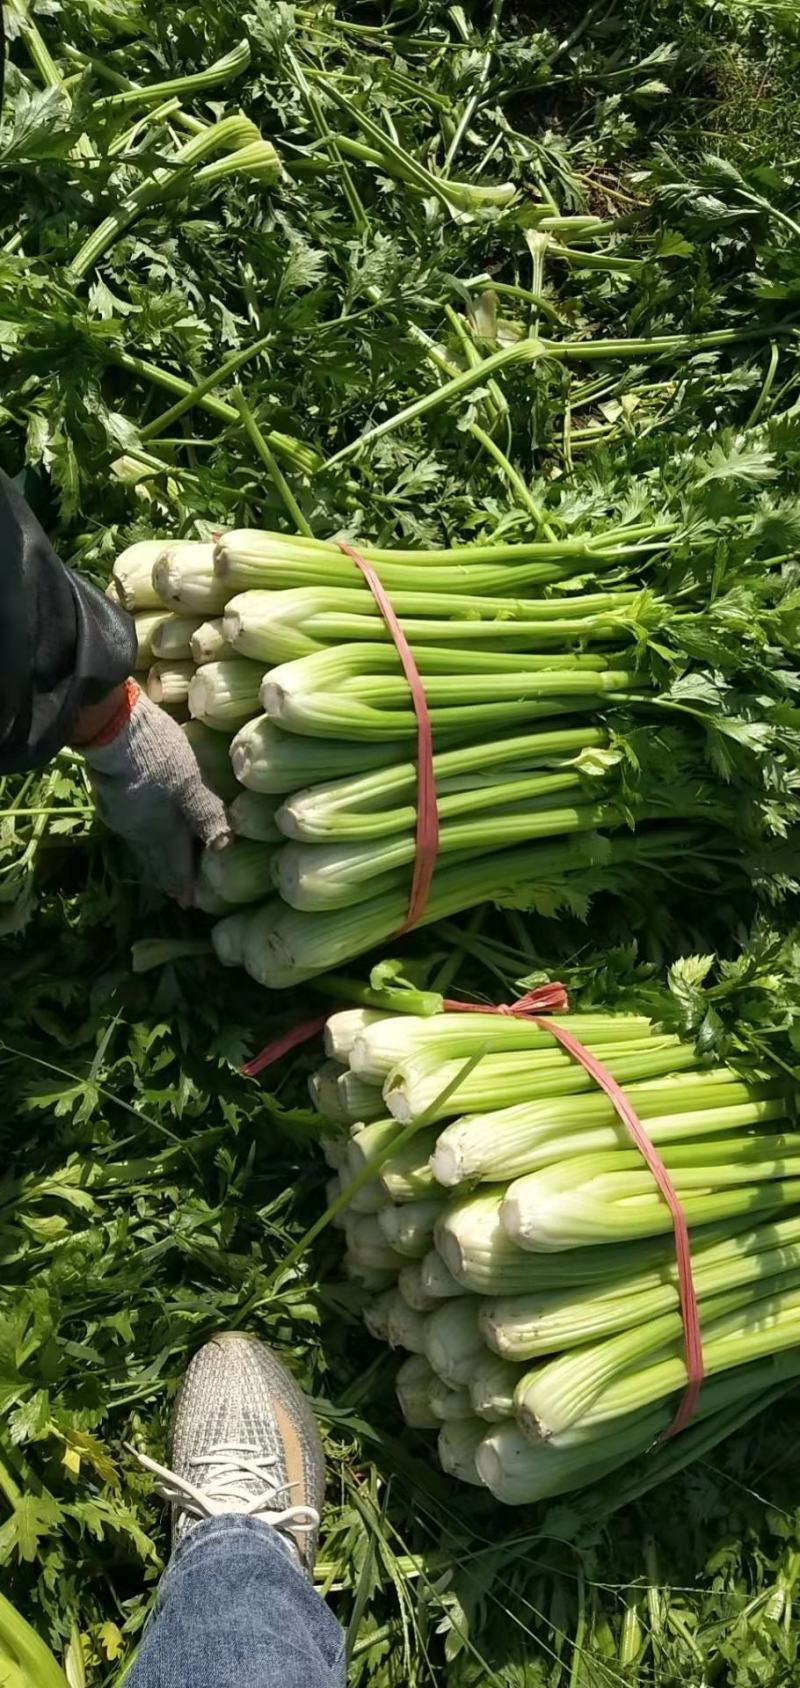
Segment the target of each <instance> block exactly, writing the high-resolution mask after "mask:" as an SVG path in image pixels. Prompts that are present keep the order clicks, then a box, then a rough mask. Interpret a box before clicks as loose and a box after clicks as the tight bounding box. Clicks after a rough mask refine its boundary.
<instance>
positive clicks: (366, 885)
mask: <svg viewBox="0 0 800 1688" xmlns="http://www.w3.org/2000/svg"><path fill="white" fill-rule="evenodd" d="M245 408H246V407H245ZM251 424H252V426H255V424H254V423H253V422H252V418H251ZM248 426H250V424H248ZM251 432H252V427H251ZM290 507H291V506H290ZM297 519H298V520H300V513H299V511H298V512H297ZM673 543H674V544H675V545H676V546H679V545H680V546H684V547H686V548H688V551H689V552H692V553H693V551H694V548H695V547H699V548H700V549H702V540H701V539H700V538H699V537H697V538H695V535H694V533H693V532H688V533H682V532H680V531H679V530H678V529H677V527H676V523H675V522H674V520H673V519H671V518H670V519H666V518H662V517H659V518H657V519H656V518H648V517H642V518H639V517H637V518H635V519H630V520H628V521H620V522H618V523H616V525H614V524H611V525H609V526H607V527H605V528H601V529H600V530H599V531H598V532H597V534H596V535H591V536H586V537H583V538H581V539H580V540H574V539H567V538H563V537H558V536H556V535H554V534H553V533H551V532H550V530H549V529H548V530H546V532H545V535H544V536H543V537H541V538H536V539H534V540H532V541H530V542H527V543H519V544H505V543H502V542H500V543H497V544H491V543H476V544H470V545H465V546H462V547H457V548H452V549H450V550H441V551H430V550H417V551H406V550H399V549H398V550H391V551H385V550H383V549H380V548H375V547H371V546H369V545H366V546H365V548H364V551H363V555H364V557H365V558H366V560H367V562H368V563H370V564H371V565H372V566H373V567H374V568H375V569H376V570H377V572H378V574H379V576H380V578H381V580H382V582H383V584H384V586H385V588H386V589H387V591H388V592H389V594H390V595H391V596H392V599H393V603H394V608H395V613H396V614H397V616H398V617H399V621H400V624H401V626H402V628H403V630H404V632H405V634H406V637H407V638H408V640H409V641H410V644H411V646H412V649H413V651H414V655H415V660H416V664H417V667H418V669H419V673H420V676H421V680H422V685H423V688H424V692H425V697H426V701H427V709H428V715H429V718H430V723H431V727H432V731H433V776H434V783H435V788H436V797H437V806H438V854H437V861H436V867H435V872H434V875H433V881H432V884H431V887H430V891H429V894H428V900H427V904H426V906H425V908H424V912H423V914H422V915H420V916H418V920H419V922H420V923H421V922H422V921H423V920H424V921H432V920H436V919H439V918H441V917H442V916H449V915H451V914H454V913H457V912H459V911H460V910H462V909H466V908H469V907H470V906H472V905H473V904H475V903H478V902H481V901H483V900H485V899H486V898H494V899H495V900H496V901H498V902H500V903H502V904H508V905H510V906H516V907H520V906H521V907H525V906H528V905H529V904H531V903H532V904H533V905H534V906H536V907H539V906H540V905H542V904H544V905H545V906H547V907H548V908H552V907H558V906H559V904H561V903H565V904H567V905H569V906H571V907H579V908H581V909H583V908H585V906H586V905H587V903H588V901H589V900H590V898H591V897H593V896H594V895H596V894H598V893H602V892H604V891H607V890H612V891H620V890H622V891H626V890H627V889H628V888H629V887H630V888H631V889H634V890H635V887H636V884H637V879H638V875H639V874H640V873H641V872H642V871H645V870H647V869H649V870H650V871H651V872H659V871H662V872H664V873H665V874H668V873H669V872H670V871H671V868H672V865H673V863H674V860H675V856H676V853H678V852H680V853H681V854H682V855H683V856H685V858H686V859H687V861H688V862H689V863H690V864H691V865H692V867H693V868H694V870H695V871H697V872H699V873H701V874H703V873H706V872H707V871H708V866H707V864H708V863H712V862H713V863H714V865H715V868H716V867H717V864H720V863H721V864H727V865H729V869H730V872H729V878H730V880H731V883H732V884H736V882H737V873H739V874H742V873H743V874H745V875H746V876H747V877H749V878H752V877H753V875H754V863H756V861H757V855H758V847H759V844H760V842H761V837H762V835H763V836H764V838H765V839H766V837H767V835H768V834H769V833H770V831H772V832H776V833H781V832H783V831H785V830H787V829H788V827H789V825H790V824H791V823H792V821H793V819H794V811H795V807H796V802H795V799H794V798H793V796H792V787H791V781H789V780H788V779H783V778H781V780H779V781H778V782H777V785H776V782H775V780H774V779H771V784H770V792H771V793H772V795H770V797H769V800H768V801H767V802H764V801H762V799H763V797H764V788H763V786H762V784H761V779H762V771H761V769H760V767H759V766H757V763H756V761H751V762H750V763H747V761H746V758H745V757H739V758H738V760H737V764H736V770H735V771H736V782H735V785H736V789H734V788H733V784H732V782H731V780H730V778H729V771H728V769H727V766H726V770H725V777H724V779H720V769H721V767H722V765H723V762H724V757H723V756H722V754H721V753H720V752H719V750H718V748H717V747H714V746H712V750H713V756H712V757H711V758H705V759H704V756H703V752H702V747H701V744H700V738H699V735H698V733H697V732H696V730H695V727H694V723H691V722H689V723H687V720H686V717H687V716H689V717H691V716H692V715H697V716H698V717H699V719H700V720H701V722H702V723H703V725H704V726H705V724H706V722H707V721H708V719H709V717H708V710H707V708H706V707H705V706H703V707H702V708H701V707H699V706H698V707H695V702H694V692H693V691H692V681H691V665H692V662H693V661H694V656H693V652H694V650H695V647H697V648H700V646H701V645H703V644H704V642H705V644H709V643H710V644H711V645H713V647H714V650H715V652H716V653H717V655H718V656H719V660H720V661H724V664H725V665H726V667H725V673H726V675H727V674H733V673H734V671H735V667H736V662H737V660H738V657H737V654H736V652H737V651H738V647H739V645H740V644H741V638H742V637H743V636H744V633H745V630H748V636H749V631H750V630H751V631H752V636H753V638H754V639H755V640H756V643H758V640H761V642H762V644H765V642H770V641H771V643H770V649H771V650H774V651H775V653H777V652H778V651H779V650H780V649H781V648H782V645H781V641H788V642H789V643H787V646H786V652H785V660H786V663H787V664H788V663H789V660H790V656H791V652H790V650H789V644H790V643H791V627H790V619H789V618H782V617H781V616H780V615H777V614H776V615H773V616H771V617H770V614H769V612H768V611H767V610H765V611H764V618H765V619H764V621H763V625H762V623H761V621H758V617H757V615H756V609H755V607H753V612H752V613H753V615H756V621H752V619H751V620H750V621H747V620H745V621H742V619H741V611H740V610H737V606H736V604H735V603H733V602H728V601H727V600H725V599H723V598H714V600H713V602H712V603H708V602H706V599H705V597H704V595H703V594H704V591H705V588H704V587H703V585H702V582H701V574H698V576H697V580H696V581H695V579H694V576H690V575H688V574H687V575H686V584H685V586H684V588H683V594H684V596H683V597H682V600H681V608H680V613H679V614H676V612H675V607H674V604H673V602H672V591H673V588H672V584H671V581H670V576H669V572H668V569H666V570H664V569H662V571H661V573H660V575H658V576H657V577H656V579H655V581H654V584H653V586H652V587H651V586H650V585H649V584H645V582H644V580H643V578H642V569H643V567H644V565H645V564H649V563H651V562H652V561H653V560H654V559H656V560H657V559H659V558H660V557H661V554H662V552H667V553H668V552H669V548H670V545H671V544H673ZM153 545H154V547H157V549H156V554H155V558H154V559H153V555H152V552H148V553H142V555H141V560H139V554H138V553H137V554H136V555H134V556H132V558H131V560H130V562H129V563H127V564H125V563H124V561H123V560H120V564H119V566H118V571H117V572H118V576H119V582H121V583H122V585H124V579H125V575H126V568H127V570H128V573H130V575H131V580H132V581H133V578H134V575H135V576H136V581H137V582H138V581H139V579H140V577H141V576H142V575H143V574H146V569H147V566H148V565H149V566H150V569H151V572H152V579H151V582H150V584H149V585H148V584H147V582H146V581H145V582H144V585H143V586H142V588H141V590H142V591H144V593H145V596H146V599H147V603H148V604H149V603H150V602H151V597H150V596H149V595H148V594H151V593H154V594H155V595H156V596H157V597H158V598H159V599H160V601H161V602H162V603H164V604H165V605H168V606H169V607H170V608H172V609H175V610H177V612H178V620H177V621H173V622H171V623H165V624H164V625H163V626H161V627H159V628H158V629H156V630H155V632H154V634H153V638H154V641H155V649H156V650H157V649H158V644H159V641H163V642H164V648H165V650H167V649H169V651H170V652H174V653H175V654H176V655H177V652H178V651H179V650H180V651H181V652H182V653H183V652H184V651H185V645H186V638H187V636H188V640H189V649H190V653H191V656H192V658H193V662H194V664H195V669H194V672H193V673H192V674H191V675H190V676H189V683H188V692H187V695H188V707H189V710H190V713H191V714H192V715H193V717H195V718H196V719H198V720H200V721H202V722H204V723H206V724H207V725H210V726H211V727H213V728H214V729H215V730H218V731H225V732H231V731H233V730H236V729H238V731H236V736H235V738H234V741H233V744H232V746H231V760H232V766H233V772H234V774H235V776H236V779H237V780H238V781H239V782H240V783H241V784H242V785H244V786H245V787H246V789H247V791H248V793H255V794H260V795H262V796H267V797H272V796H275V797H277V796H280V797H281V798H282V799H283V801H282V802H281V803H280V804H279V805H277V806H276V808H275V810H274V812H273V813H272V814H271V815H270V817H269V820H268V822H267V825H268V827H269V839H268V841H269V842H275V843H276V844H278V845H279V848H278V849H277V851H276V856H275V862H274V870H273V873H272V876H271V886H274V889H275V890H276V891H277V893H278V898H277V901H269V902H267V903H265V905H264V907H263V908H262V909H261V910H260V911H259V912H258V913H257V914H255V915H254V919H253V925H252V929H251V931H250V933H249V934H248V938H247V941H246V942H245V944H244V945H243V946H239V948H240V951H241V958H242V962H243V964H244V966H245V967H246V969H247V970H248V972H249V973H250V974H251V976H252V977H253V978H255V979H256V980H257V981H258V982H259V983H261V984H264V985H266V986H267V987H269V988H272V989H282V988H285V987H287V986H290V985H292V984H296V983H300V982H302V981H303V980H304V979H308V978H312V977H313V976H314V975H315V974H316V973H319V972H324V971H325V970H326V969H328V968H330V967H334V966H336V965H338V964H340V963H342V962H344V961H347V960H350V959H351V958H352V957H353V956H355V955H358V954H359V953H361V952H362V951H364V950H366V949H369V948H371V947H372V946H373V945H375V944H378V943H381V942H383V941H385V940H386V939H387V938H388V937H390V936H392V935H393V934H394V933H395V932H396V931H397V930H398V929H400V928H401V927H402V926H403V923H404V919H405V916H406V914H407V910H408V896H409V890H410V885H411V879H412V874H413V869H414V864H415V860H416V854H417V829H418V816H417V806H416V799H417V781H418V774H419V770H418V769H417V766H416V760H415V756H414V751H415V745H416V735H417V730H418V723H417V715H416V710H415V707H414V704H413V700H412V697H411V693H410V690H409V685H408V681H407V679H406V677H405V674H404V673H403V672H402V670H401V666H400V661H399V656H398V652H397V651H396V650H395V648H394V645H393V642H392V639H391V638H390V635H389V633H388V630H387V627H386V625H385V623H384V619H383V617H382V615H381V613H380V612H379V609H378V606H377V604H376V603H375V601H374V599H373V597H372V593H371V591H370V589H369V587H368V585H367V582H366V580H365V579H364V578H363V577H362V575H361V573H360V572H359V570H358V568H357V567H356V564H355V562H354V560H353V558H352V557H350V556H349V555H347V554H346V552H343V551H342V549H341V548H340V547H339V546H338V545H337V543H336V542H335V541H334V540H328V539H320V538H316V537H314V536H311V535H309V534H307V533H303V534H286V533H280V534H277V533H270V532H260V531H258V530H249V529H242V530H237V531H234V532H231V533H227V534H223V535H222V536H221V537H219V538H216V539H215V540H214V541H208V542H206V541H201V540H181V541H176V542H174V543H172V544H169V543H164V542H161V541H154V542H153ZM131 571H133V572H131ZM604 574H605V577H606V578H605V580H603V578H602V576H603V575H604ZM117 590H118V591H121V590H122V586H121V585H119V584H118V587H117ZM131 590H132V591H133V587H131ZM139 590H140V589H139V587H138V585H137V586H136V591H139ZM134 595H135V593H134ZM684 598H685V601H684ZM737 615H738V617H739V620H738V621H737ZM203 618H210V619H206V620H203ZM756 622H757V625H756ZM195 623H196V624H197V625H194V624H195ZM734 627H735V629H736V638H735V639H734V646H735V647H736V649H735V650H733V651H732V650H731V632H732V629H734ZM190 629H191V631H189V630H190ZM228 652H233V653H234V654H233V655H228V654H227V653H228ZM665 655H666V656H667V657H668V658H669V659H670V660H672V658H674V666H675V668H676V671H679V672H681V673H682V674H683V679H682V680H681V682H680V684H681V686H682V688H683V690H682V692H681V696H680V698H677V697H676V699H675V700H673V698H672V695H671V691H670V686H669V685H668V684H667V683H666V682H665V679H664V675H665V672H666V670H665V666H664V657H665ZM179 660H184V658H183V656H181V658H180V659H179ZM776 660H777V656H776ZM667 668H669V661H668V663H667ZM726 683H727V681H726ZM737 683H738V682H737ZM154 684H156V685H157V684H158V677H157V676H156V677H154ZM748 684H749V682H748ZM753 686H754V688H755V689H754V690H752V693H748V694H747V696H745V695H744V693H742V695H741V697H738V696H737V703H736V707H737V708H738V709H740V710H741V711H742V712H743V719H744V718H745V716H746V719H747V723H748V726H747V731H746V732H745V731H744V729H743V728H742V727H741V725H740V726H738V727H735V730H734V727H732V728H731V733H732V736H733V740H734V741H735V742H739V740H740V739H742V742H744V741H745V740H746V742H747V743H748V744H749V743H750V739H751V738H752V740H753V743H754V744H755V743H756V741H758V743H761V742H762V740H763V743H764V745H765V746H766V745H767V743H769V745H770V754H771V755H773V756H774V758H775V759H777V761H778V762H781V765H783V764H784V763H786V765H787V766H788V765H789V759H790V757H794V755H795V751H796V748H797V747H796V744H795V739H794V737H793V732H794V729H793V724H792V722H791V721H790V719H789V718H788V717H787V716H785V715H784V716H783V717H779V715H777V714H776V713H775V710H774V709H773V708H772V706H771V704H770V705H768V703H767V701H765V700H766V697H767V693H768V691H769V687H768V686H767V685H766V681H764V682H763V683H762V682H761V681H759V680H757V679H756V677H755V675H754V679H753ZM759 687H760V688H761V689H760V690H759ZM701 691H702V688H701ZM699 695H700V694H698V696H699ZM702 695H703V698H705V693H703V694H702ZM762 717H763V719H762ZM767 717H768V719H767ZM737 720H738V717H737ZM655 723H658V731H657V732H655V733H650V734H649V735H648V734H647V732H646V728H647V726H648V725H650V726H652V725H653V724H655ZM734 726H735V724H734ZM748 735H749V736H748ZM759 735H760V736H759ZM727 754H732V753H728V752H726V755H727ZM776 765H777V763H776ZM778 789H779V793H780V794H779V795H775V793H776V791H778ZM255 816H256V810H255V808H254V806H253V804H252V803H249V804H247V805H245V804H240V805H239V808H238V809H237V811H236V812H235V814H234V825H236V826H238V827H241V830H242V832H243V834H244V835H245V836H249V835H250V833H249V832H248V826H250V827H251V828H252V827H253V826H255V829H256V836H258V837H261V836H262V834H261V831H260V827H259V824H258V823H257V822H256V820H255ZM247 817H253V819H252V821H248V818H247ZM670 823H671V824H670ZM686 823H690V824H689V825H688V826H687V825H686ZM273 825H274V827H275V829H277V832H278V834H279V838H278V839H273V836H272V829H273ZM265 841H267V840H266V839H265ZM737 861H741V867H737ZM758 871H759V872H760V871H761V870H760V869H759V870H758ZM764 878H765V882H769V883H774V882H775V875H774V874H771V870H770V869H769V868H768V867H767V868H765V870H764ZM223 947H224V940H223ZM625 1076H626V1077H627V1078H632V1077H634V1076H635V1070H631V1072H629V1073H627V1074H626V1075H625ZM639 1076H640V1077H641V1078H642V1079H644V1078H645V1077H646V1076H647V1069H644V1070H643V1071H642V1072H641V1073H640V1074H639ZM401 1090H402V1081H399V1083H398V1091H397V1095H396V1098H395V1100H394V1101H393V1102H392V1107H395V1106H396V1107H397V1109H398V1113H397V1117H398V1118H402V1117H404V1116H403V1113H402V1108H403V1106H404V1104H403V1102H402V1099H401ZM506 1100H507V1101H508V1102H510V1101H511V1097H510V1096H509V1097H507V1098H506ZM465 1105H466V1106H469V1107H472V1106H473V1103H472V1102H471V1101H469V1102H467V1103H465ZM411 1106H412V1107H413V1106H416V1101H415V1100H414V1101H412V1103H411Z"/></svg>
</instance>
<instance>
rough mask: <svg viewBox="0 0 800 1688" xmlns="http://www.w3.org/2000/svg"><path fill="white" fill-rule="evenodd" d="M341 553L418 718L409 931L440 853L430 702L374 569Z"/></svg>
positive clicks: (418, 915)
mask: <svg viewBox="0 0 800 1688" xmlns="http://www.w3.org/2000/svg"><path fill="white" fill-rule="evenodd" d="M339 550H340V551H344V552H345V553H346V555H347V556H348V557H351V558H352V560H353V562H354V563H355V565H356V568H358V569H360V570H361V573H362V575H363V576H364V579H365V581H366V583H367V585H368V587H369V589H370V592H371V593H372V596H373V598H374V599H375V602H376V604H377V606H378V609H379V610H380V612H381V615H382V616H383V619H384V622H385V623H386V626H387V627H388V629H389V632H390V634H391V636H392V639H393V640H394V644H395V648H396V650H397V654H398V656H399V658H400V661H401V663H402V666H403V673H404V674H405V677H406V679H407V681H408V689H409V691H410V693H411V701H412V703H413V705H414V714H415V715H416V717H417V853H416V858H415V861H414V877H413V879H412V881H411V897H410V899H409V904H408V913H407V915H406V918H405V920H404V921H403V924H402V926H401V927H400V930H399V932H398V934H397V935H398V937H399V935H400V933H402V932H407V931H408V929H409V927H410V926H416V924H417V922H418V921H419V920H421V919H422V916H423V914H424V913H425V909H426V907H427V903H428V895H429V893H430V888H431V880H432V879H433V872H434V868H435V867H436V858H437V856H438V854H439V806H438V803H437V801H436V781H435V779H434V776H433V733H432V731H431V718H430V715H429V714H428V700H427V698H426V696H425V687H424V686H423V684H422V680H421V678H420V673H419V669H418V668H417V665H416V662H415V661H414V656H413V652H412V650H411V646H410V645H409V643H408V640H407V638H406V636H405V633H404V632H403V629H402V627H401V626H400V623H399V621H398V619H397V616H396V615H395V613H394V610H393V608H392V604H391V600H390V598H389V597H388V595H387V593H386V592H385V591H384V588H383V587H382V585H381V583H380V580H379V579H378V576H377V574H376V573H375V570H374V568H373V567H372V565H371V564H370V563H368V562H367V561H366V558H364V557H361V556H360V555H359V553H358V551H355V550H354V549H353V546H352V545H345V544H344V543H343V541H342V540H341V539H340V540H339Z"/></svg>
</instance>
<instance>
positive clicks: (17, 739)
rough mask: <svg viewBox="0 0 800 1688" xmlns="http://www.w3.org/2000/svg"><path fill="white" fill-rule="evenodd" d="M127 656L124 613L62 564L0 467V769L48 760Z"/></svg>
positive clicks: (129, 635) (132, 638)
mask: <svg viewBox="0 0 800 1688" xmlns="http://www.w3.org/2000/svg"><path fill="white" fill-rule="evenodd" d="M135 653H136V634H135V631H134V625H133V621H132V619H131V617H130V616H129V615H128V614H127V613H126V611H125V610H122V609H119V608H118V607H117V605H116V604H113V603H112V602H111V600H110V598H106V597H104V596H103V594H102V592H98V590H97V588H96V587H95V586H92V585H91V584H90V583H89V582H88V581H86V580H81V579H80V578H79V577H78V575H76V574H73V573H72V571H71V570H70V569H68V568H65V566H64V564H63V563H62V562H60V561H59V558H58V557H57V556H56V554H55V552H54V551H53V549H52V547H51V545H50V543H49V541H48V539H47V537H46V535H45V534H44V533H43V531H42V529H41V528H40V526H39V523H38V522H37V520H36V517H35V516H34V514H33V511H32V510H30V509H29V507H28V505H27V504H26V502H25V500H24V498H23V497H22V496H21V494H20V493H19V492H18V491H17V489H16V487H15V486H14V485H13V484H12V482H11V481H10V480H9V479H8V477H7V476H6V475H4V474H3V473H2V471H0V774H7V773H13V772H16V771H17V770H19V769H21V768H37V767H40V766H41V765H42V763H44V762H47V761H48V760H49V759H50V757H51V756H54V755H55V753H56V751H57V750H60V749H61V746H62V745H64V744H66V743H67V742H68V740H69V738H70V736H71V734H72V731H73V728H74V725H75V719H76V716H77V714H78V711H79V710H80V709H81V708H82V707H83V705H84V704H87V703H97V702H98V701H99V700H100V698H102V697H103V696H104V695H105V694H106V692H110V691H111V690H112V689H113V687H114V686H117V685H119V684H120V682H121V681H122V680H124V679H125V678H126V676H127V675H128V674H129V673H130V671H131V669H132V667H133V665H134V658H135Z"/></svg>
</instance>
